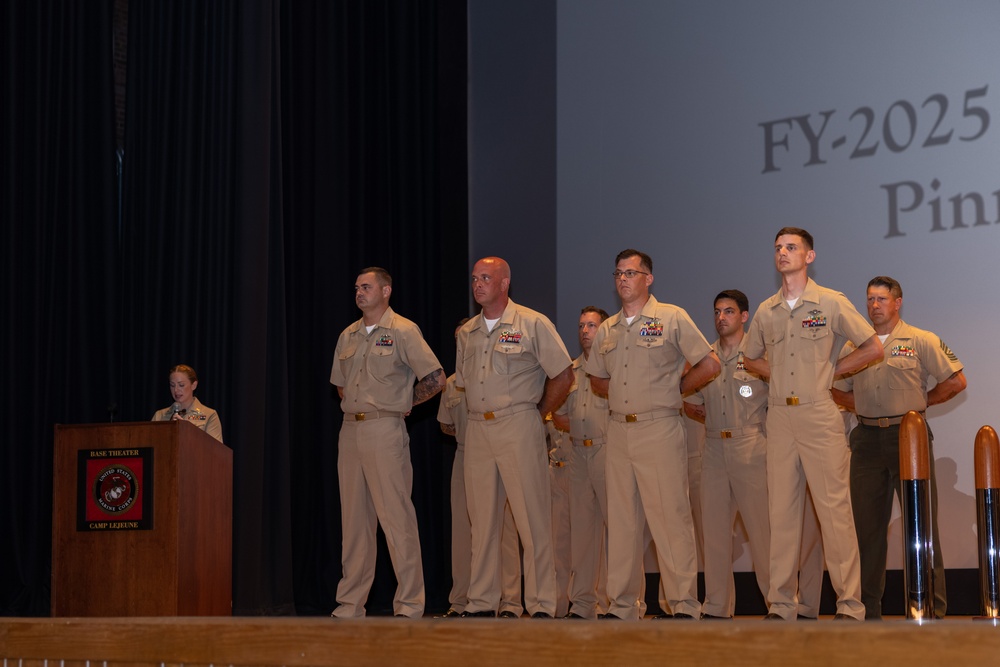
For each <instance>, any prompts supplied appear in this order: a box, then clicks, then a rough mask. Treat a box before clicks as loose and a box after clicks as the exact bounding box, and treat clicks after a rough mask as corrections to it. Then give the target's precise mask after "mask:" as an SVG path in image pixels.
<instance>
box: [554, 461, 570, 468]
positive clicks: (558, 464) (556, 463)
mask: <svg viewBox="0 0 1000 667" xmlns="http://www.w3.org/2000/svg"><path fill="white" fill-rule="evenodd" d="M567 463H569V462H568V461H551V460H550V461H549V467H551V468H564V467H566V464H567Z"/></svg>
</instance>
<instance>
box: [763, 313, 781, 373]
mask: <svg viewBox="0 0 1000 667" xmlns="http://www.w3.org/2000/svg"><path fill="white" fill-rule="evenodd" d="M764 347H765V349H766V350H767V363H768V365H769V366H770V367H771V368H776V367H778V366H782V365H784V363H785V322H784V321H782V322H781V324H780V325H775V324H772V325H771V326H769V327H767V328H766V329H765V331H764Z"/></svg>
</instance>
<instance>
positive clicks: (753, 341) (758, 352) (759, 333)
mask: <svg viewBox="0 0 1000 667" xmlns="http://www.w3.org/2000/svg"><path fill="white" fill-rule="evenodd" d="M763 309H764V304H761V305H759V306H757V312H755V313H754V315H753V319H752V320H750V326H749V328H748V329H747V333H746V335H745V336H743V341H742V342H741V343H740V350H741V351H742V352H743V356H744V357H746V358H748V359H760V358H761V357H763V356H764V352H765V351H766V349H767V348H766V346H765V345H764V327H763V325H762V324H761V311H762V310H763Z"/></svg>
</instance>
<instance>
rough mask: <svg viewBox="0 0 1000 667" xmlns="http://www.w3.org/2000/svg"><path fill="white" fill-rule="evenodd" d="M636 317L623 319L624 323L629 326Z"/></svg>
mask: <svg viewBox="0 0 1000 667" xmlns="http://www.w3.org/2000/svg"><path fill="white" fill-rule="evenodd" d="M637 317H639V316H638V315H633V316H632V317H626V318H625V323H626V324H629V325H631V324H632V320H634V319H635V318H637Z"/></svg>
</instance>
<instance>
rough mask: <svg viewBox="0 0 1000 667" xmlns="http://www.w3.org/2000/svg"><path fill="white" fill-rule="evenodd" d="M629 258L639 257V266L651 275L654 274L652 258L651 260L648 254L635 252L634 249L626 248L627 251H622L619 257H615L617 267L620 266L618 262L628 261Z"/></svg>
mask: <svg viewBox="0 0 1000 667" xmlns="http://www.w3.org/2000/svg"><path fill="white" fill-rule="evenodd" d="M629 257H638V258H639V266H641V267H642V268H644V269H646V270H647V271H649V272H650V273H652V272H653V260H652V258H650V256H649V255H647V254H646V253H644V252H639V251H638V250H635V249H633V248H626V249H625V250H622V251H621V252H620V253H618V256H617V257H615V266H618V262H620V261H622V260H623V259H628V258H629Z"/></svg>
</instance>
